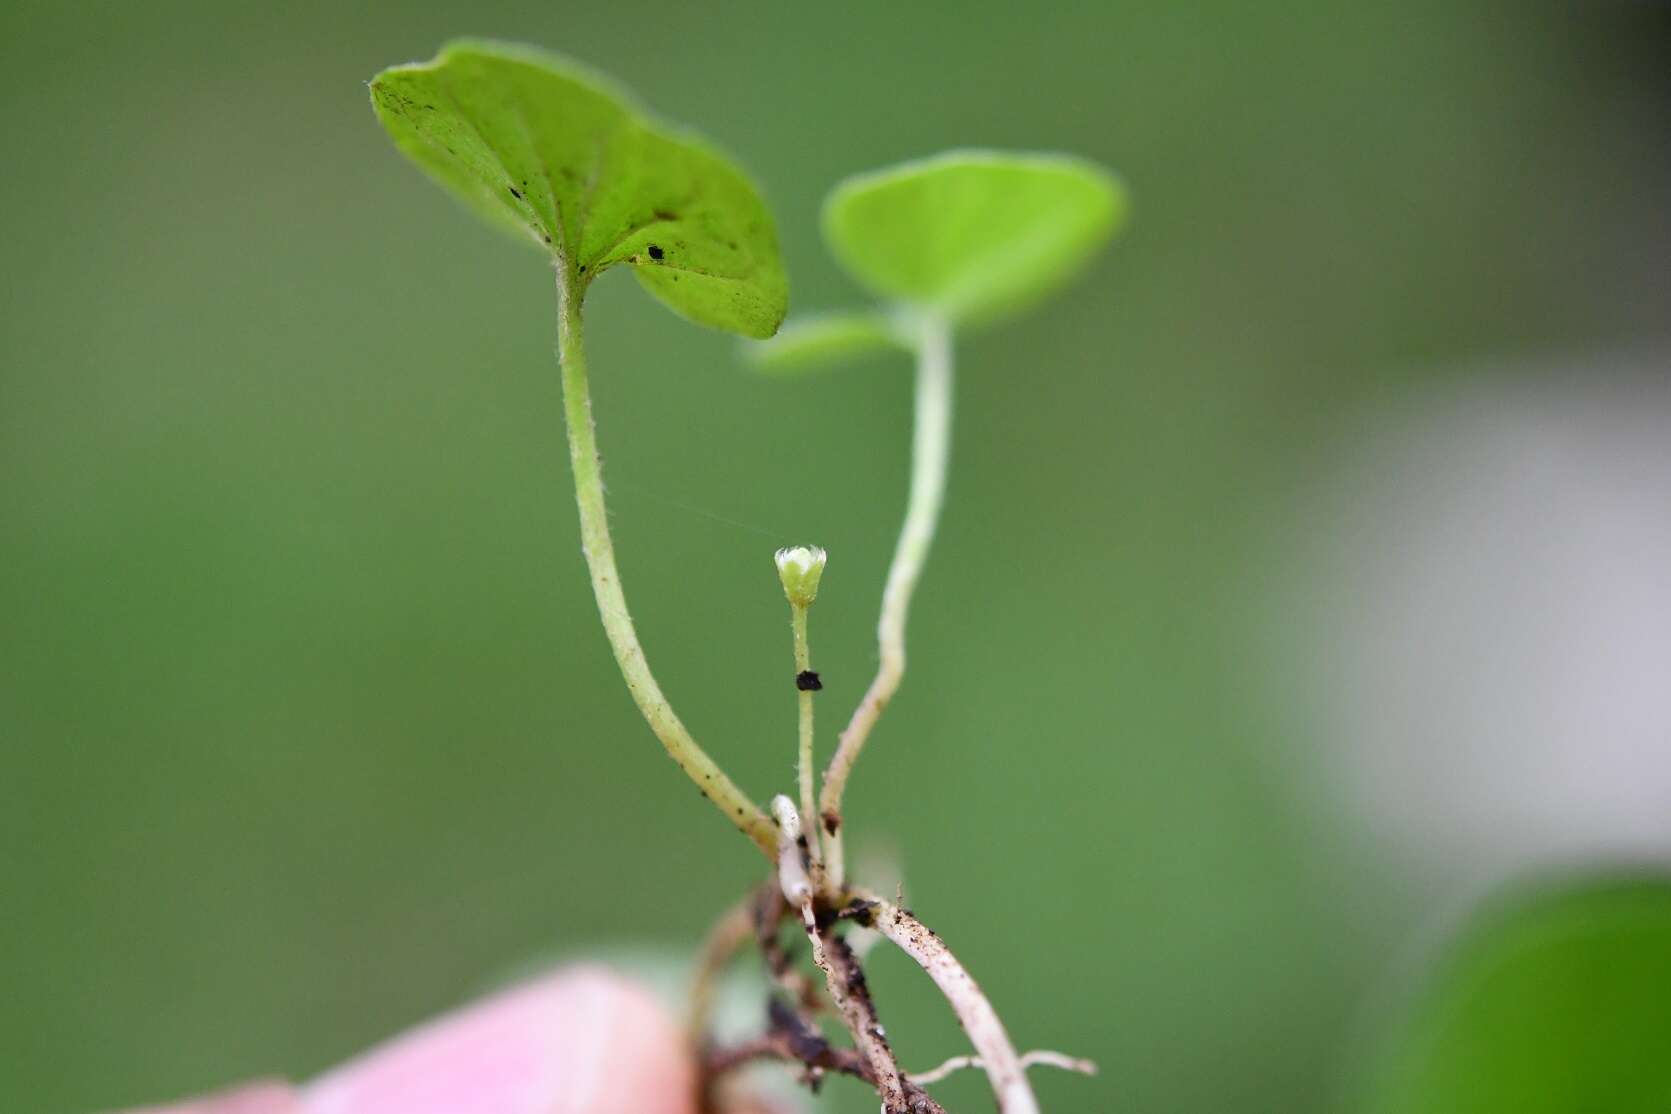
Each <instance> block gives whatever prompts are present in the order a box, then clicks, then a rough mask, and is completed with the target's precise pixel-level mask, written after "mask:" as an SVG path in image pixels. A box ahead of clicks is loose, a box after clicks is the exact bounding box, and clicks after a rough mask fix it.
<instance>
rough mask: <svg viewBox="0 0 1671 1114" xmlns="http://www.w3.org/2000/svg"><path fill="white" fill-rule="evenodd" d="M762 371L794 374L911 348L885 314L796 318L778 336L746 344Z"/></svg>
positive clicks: (786, 323)
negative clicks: (844, 361) (879, 353)
mask: <svg viewBox="0 0 1671 1114" xmlns="http://www.w3.org/2000/svg"><path fill="white" fill-rule="evenodd" d="M744 350H745V352H746V354H747V355H748V358H749V360H750V361H752V362H753V363H754V365H755V366H756V367H758V368H759V369H760V370H761V371H766V372H771V373H773V374H780V373H781V374H795V373H798V372H803V371H812V370H816V369H819V368H823V367H826V366H828V365H829V364H833V363H839V362H841V361H843V360H856V359H860V358H862V357H865V356H870V355H874V354H876V353H878V352H885V351H896V352H897V351H908V350H909V345H908V344H907V343H906V342H905V341H904V340H903V338H902V337H901V336H900V333H899V328H898V327H897V326H896V325H895V323H894V322H893V320H892V319H891V318H890V317H888V315H886V314H884V313H878V312H875V311H859V312H851V313H820V314H811V315H808V316H805V317H793V318H790V319H789V320H788V321H787V322H785V323H784V326H783V328H781V329H779V330H778V334H777V336H775V337H773V338H772V339H770V340H763V341H758V342H753V343H747V344H745V347H744Z"/></svg>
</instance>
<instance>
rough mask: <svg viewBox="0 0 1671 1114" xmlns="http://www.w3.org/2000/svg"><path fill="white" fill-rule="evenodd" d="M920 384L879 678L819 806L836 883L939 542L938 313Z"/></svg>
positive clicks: (943, 335)
mask: <svg viewBox="0 0 1671 1114" xmlns="http://www.w3.org/2000/svg"><path fill="white" fill-rule="evenodd" d="M916 351H917V386H916V400H915V406H914V410H913V419H912V422H913V424H912V433H911V492H910V496H909V497H908V499H907V501H906V509H905V525H904V527H903V528H902V529H901V530H900V534H899V542H898V544H897V545H896V546H895V547H894V557H893V563H892V564H891V565H890V566H889V567H888V580H887V585H886V587H884V588H883V590H882V616H881V619H880V620H879V621H878V623H877V626H876V641H877V647H878V650H879V657H880V662H879V664H878V666H877V669H876V677H875V679H874V680H872V681H871V682H870V688H869V689H867V690H866V691H865V694H864V699H862V700H860V701H859V706H858V708H856V709H854V711H853V718H852V719H851V720H849V721H848V724H847V729H846V730H844V731H843V732H842V733H841V741H840V742H839V743H838V744H837V745H836V751H835V754H834V755H832V756H831V757H830V764H829V766H828V767H827V768H826V769H825V771H824V788H823V795H822V797H821V798H820V800H819V812H820V814H821V816H822V819H823V827H824V831H825V833H826V835H827V836H828V838H827V839H826V840H825V848H824V861H825V872H826V875H827V876H828V878H829V880H830V883H831V884H832V885H834V886H837V887H839V886H840V885H841V884H842V880H843V869H842V868H843V863H842V845H841V796H842V793H843V792H844V791H845V790H846V788H847V777H848V775H849V774H850V773H852V771H853V763H854V762H855V761H856V760H857V759H858V757H859V751H860V750H861V749H863V747H864V744H865V740H866V739H867V738H869V736H870V730H871V728H872V727H874V726H875V725H876V720H877V718H878V717H879V716H881V714H882V709H883V708H884V707H886V706H887V704H888V701H889V700H891V699H893V695H894V693H896V692H898V691H899V684H900V681H901V679H902V678H903V677H904V676H905V618H906V613H907V612H908V611H909V610H910V607H911V593H912V592H913V591H914V590H915V589H916V587H917V578H918V576H920V575H921V574H922V570H923V562H924V561H925V560H926V559H927V557H928V549H929V545H930V543H932V542H933V541H934V528H935V526H936V525H937V524H938V523H939V520H940V505H941V503H942V502H944V499H945V493H946V464H947V461H948V459H949V458H950V456H951V422H952V337H951V326H950V325H949V324H948V323H947V322H946V321H944V320H942V319H940V318H937V317H924V318H921V319H920V320H919V321H918V329H917V339H916Z"/></svg>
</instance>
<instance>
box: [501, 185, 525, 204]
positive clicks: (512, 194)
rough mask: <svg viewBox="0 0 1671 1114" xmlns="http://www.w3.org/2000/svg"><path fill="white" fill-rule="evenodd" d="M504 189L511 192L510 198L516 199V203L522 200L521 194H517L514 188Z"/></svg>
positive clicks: (507, 187)
mask: <svg viewBox="0 0 1671 1114" xmlns="http://www.w3.org/2000/svg"><path fill="white" fill-rule="evenodd" d="M505 188H506V189H508V190H510V191H511V196H512V197H514V198H516V199H517V200H518V201H521V200H522V194H520V193H518V192H517V189H516V187H515V186H506V187H505Z"/></svg>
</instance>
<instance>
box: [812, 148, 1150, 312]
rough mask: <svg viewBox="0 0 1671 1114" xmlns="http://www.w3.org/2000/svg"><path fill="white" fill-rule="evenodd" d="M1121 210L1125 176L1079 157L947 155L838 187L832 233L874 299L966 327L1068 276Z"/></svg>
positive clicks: (832, 202)
mask: <svg viewBox="0 0 1671 1114" xmlns="http://www.w3.org/2000/svg"><path fill="white" fill-rule="evenodd" d="M1125 208H1126V203H1125V191H1124V190H1123V188H1122V187H1121V185H1120V183H1119V181H1118V179H1116V178H1115V177H1114V176H1113V175H1112V174H1110V173H1109V172H1108V171H1106V170H1104V169H1102V168H1101V167H1099V166H1096V165H1095V164H1093V163H1090V162H1086V161H1085V160H1083V159H1078V158H1072V157H1069V156H1066V155H1044V154H1008V153H1004V152H999V151H950V152H947V153H946V154H943V155H937V156H935V157H933V158H929V159H923V160H921V161H917V162H909V163H904V164H901V165H899V166H895V167H890V168H888V169H886V170H879V171H875V172H873V173H869V174H861V175H858V176H856V177H852V178H848V179H847V180H846V181H844V182H842V183H840V184H839V185H837V186H836V188H835V190H834V191H833V192H832V193H831V194H830V197H829V199H828V201H826V203H825V205H824V235H825V238H826V239H827V240H828V241H829V244H830V249H831V250H832V251H833V252H834V253H835V255H836V257H837V258H838V259H840V260H841V262H842V263H843V265H845V266H846V267H847V269H848V270H849V271H851V272H852V273H853V275H854V277H856V278H857V279H858V280H859V281H860V282H862V283H864V284H865V285H866V286H868V287H869V288H871V289H872V290H873V291H875V292H876V293H878V294H880V295H882V296H884V297H886V298H890V299H895V300H899V301H903V302H908V303H911V304H913V305H916V306H919V307H922V308H925V309H928V310H931V311H933V312H937V313H942V314H945V315H946V316H948V317H950V318H951V319H952V320H955V321H969V320H978V319H988V318H991V317H994V316H998V315H1000V314H1002V313H1005V312H1008V311H1012V310H1015V309H1018V308H1021V307H1022V306H1025V305H1026V304H1028V303H1030V302H1032V301H1034V300H1036V299H1037V298H1040V297H1042V296H1043V295H1044V294H1046V293H1048V292H1049V291H1050V290H1051V289H1053V288H1054V287H1056V286H1058V285H1060V284H1061V283H1062V282H1064V281H1066V280H1067V279H1068V278H1069V277H1070V276H1071V275H1072V274H1073V273H1074V271H1076V270H1077V269H1078V268H1079V267H1080V266H1081V265H1083V264H1084V263H1085V261H1086V260H1087V259H1088V258H1089V257H1090V256H1091V255H1092V254H1093V253H1094V252H1095V251H1096V250H1097V249H1098V248H1100V247H1101V246H1102V245H1103V244H1104V243H1105V242H1106V241H1107V240H1108V238H1109V236H1110V235H1112V234H1113V232H1114V230H1115V229H1116V228H1117V227H1118V225H1119V223H1120V221H1121V219H1122V218H1123V217H1124V215H1125Z"/></svg>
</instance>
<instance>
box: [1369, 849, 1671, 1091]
mask: <svg viewBox="0 0 1671 1114" xmlns="http://www.w3.org/2000/svg"><path fill="white" fill-rule="evenodd" d="M1367 1108H1368V1111H1369V1112H1370V1114H1528V1112H1539V1114H1589V1112H1591V1111H1607V1112H1608V1114H1632V1112H1640V1114H1649V1112H1650V1111H1652V1112H1658V1111H1664V1110H1671V883H1668V882H1667V881H1666V880H1664V879H1651V878H1641V879H1637V880H1630V881H1619V882H1601V883H1592V884H1589V885H1585V886H1581V887H1577V888H1572V889H1564V890H1561V891H1556V892H1552V893H1546V894H1542V895H1539V896H1537V897H1536V898H1534V899H1532V900H1530V901H1517V902H1515V903H1514V904H1513V905H1512V906H1510V907H1508V908H1502V909H1498V910H1495V911H1493V912H1492V913H1491V914H1490V915H1488V916H1487V917H1486V918H1484V919H1483V920H1482V921H1481V922H1480V923H1478V924H1476V926H1475V927H1474V928H1473V929H1472V930H1471V931H1470V932H1468V933H1466V934H1465V935H1464V937H1463V939H1462V940H1461V941H1460V942H1459V943H1458V945H1457V946H1456V947H1454V949H1453V951H1452V953H1451V954H1450V956H1449V957H1448V958H1447V960H1446V961H1445V962H1444V963H1443V964H1442V965H1441V966H1440V968H1439V970H1438V971H1437V972H1436V977H1434V978H1433V979H1432V980H1431V982H1430V984H1429V985H1428V986H1427V988H1426V991H1425V993H1424V994H1423V996H1422V997H1421V999H1420V1001H1419V1003H1418V1005H1417V1007H1416V1009H1415V1011H1414V1013H1413V1015H1412V1016H1411V1018H1410V1019H1409V1022H1408V1024H1407V1025H1406V1026H1405V1027H1404V1029H1403V1031H1402V1032H1401V1033H1400V1034H1399V1035H1398V1039H1397V1040H1396V1041H1395V1042H1394V1043H1393V1045H1392V1046H1391V1048H1390V1049H1389V1050H1388V1052H1387V1054H1386V1056H1385V1058H1384V1059H1383V1060H1382V1061H1381V1070H1380V1071H1379V1073H1378V1075H1377V1078H1376V1080H1375V1087H1374V1089H1373V1092H1372V1094H1371V1096H1370V1099H1369V1102H1368V1104H1367Z"/></svg>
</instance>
